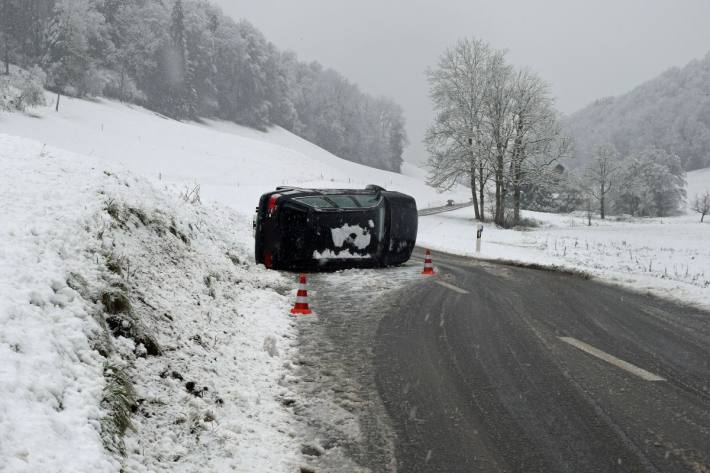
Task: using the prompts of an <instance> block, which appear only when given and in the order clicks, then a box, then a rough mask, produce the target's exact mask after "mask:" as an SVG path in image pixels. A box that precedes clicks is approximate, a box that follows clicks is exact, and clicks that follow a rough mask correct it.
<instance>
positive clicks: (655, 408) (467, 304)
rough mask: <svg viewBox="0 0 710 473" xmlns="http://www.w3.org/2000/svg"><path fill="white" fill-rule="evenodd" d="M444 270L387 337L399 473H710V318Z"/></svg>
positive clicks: (621, 295) (540, 280)
mask: <svg viewBox="0 0 710 473" xmlns="http://www.w3.org/2000/svg"><path fill="white" fill-rule="evenodd" d="M419 256H421V255H419ZM434 265H435V267H437V270H438V275H437V276H436V277H433V278H423V277H422V279H421V280H419V281H417V282H414V283H411V284H410V285H409V287H408V288H407V290H405V291H402V292H401V295H399V296H398V300H397V301H395V302H394V303H392V309H391V310H389V311H387V312H386V314H385V315H384V316H383V317H382V319H381V320H380V321H379V325H378V326H377V330H376V335H375V342H374V343H375V348H374V356H373V363H374V372H375V383H376V386H377V390H378V391H379V393H380V396H381V398H382V401H383V402H384V406H385V408H386V410H387V412H388V414H389V417H390V418H391V421H392V424H393V425H392V429H393V431H394V433H395V436H396V440H395V450H396V464H397V470H398V471H400V472H406V473H413V472H442V473H443V472H446V473H455V472H545V473H551V472H560V473H563V472H564V473H590V472H664V473H666V472H693V473H703V472H710V314H708V313H704V312H701V311H699V310H696V309H692V308H687V307H681V306H678V305H675V304H672V303H669V302H665V301H662V300H659V299H655V298H652V297H650V296H644V295H639V294H632V293H629V292H627V291H624V290H622V289H619V288H616V287H612V286H608V285H605V284H600V283H598V282H594V281H587V280H584V279H581V278H579V277H577V276H573V275H566V274H561V273H554V272H545V271H539V270H533V269H527V268H517V267H509V266H503V265H497V264H492V263H483V262H475V261H473V260H469V259H466V258H458V257H453V256H447V255H442V254H435V255H434Z"/></svg>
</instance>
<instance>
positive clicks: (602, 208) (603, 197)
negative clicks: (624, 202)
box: [599, 192, 606, 220]
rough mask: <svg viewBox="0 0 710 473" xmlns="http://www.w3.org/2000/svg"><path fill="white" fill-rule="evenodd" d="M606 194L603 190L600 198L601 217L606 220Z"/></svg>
mask: <svg viewBox="0 0 710 473" xmlns="http://www.w3.org/2000/svg"><path fill="white" fill-rule="evenodd" d="M605 200H606V196H605V195H604V192H602V194H601V197H600V198H599V217H601V219H602V220H604V217H605V216H606V213H605V210H606V208H605V207H606V205H605V204H606V202H605Z"/></svg>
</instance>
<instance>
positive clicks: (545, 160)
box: [509, 71, 569, 225]
mask: <svg viewBox="0 0 710 473" xmlns="http://www.w3.org/2000/svg"><path fill="white" fill-rule="evenodd" d="M512 94H513V108H512V114H513V115H512V119H513V122H514V136H513V145H512V149H511V156H510V174H509V181H510V186H511V187H512V197H513V225H517V224H518V223H519V222H520V200H521V189H522V186H523V185H524V184H532V183H537V182H541V181H543V180H544V179H546V178H548V177H549V170H550V167H551V165H552V164H553V163H554V162H556V161H558V160H559V159H560V158H562V157H563V156H565V155H566V154H567V152H568V149H569V140H568V139H567V138H565V137H564V135H563V134H562V130H561V127H560V124H559V120H558V115H557V112H556V111H555V110H554V108H553V106H552V104H553V101H552V98H551V97H550V94H549V87H548V85H547V84H546V83H545V82H544V81H543V80H542V79H540V78H539V77H538V76H537V75H535V74H534V73H532V72H530V71H520V72H519V73H518V74H517V76H516V78H515V81H514V84H513V89H512Z"/></svg>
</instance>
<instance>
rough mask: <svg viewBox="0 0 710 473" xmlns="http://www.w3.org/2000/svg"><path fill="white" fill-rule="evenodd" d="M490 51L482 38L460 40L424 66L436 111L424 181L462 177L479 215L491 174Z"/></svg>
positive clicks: (439, 183) (438, 183) (445, 182)
mask: <svg viewBox="0 0 710 473" xmlns="http://www.w3.org/2000/svg"><path fill="white" fill-rule="evenodd" d="M494 54H496V53H495V52H494V51H493V50H492V49H491V47H490V46H489V45H488V44H486V43H484V42H483V41H480V40H475V39H474V40H467V39H465V40H460V41H459V42H458V43H457V44H456V45H455V46H453V47H451V48H448V49H446V50H445V51H444V53H443V54H442V56H441V57H440V58H439V62H438V65H437V67H436V68H435V69H430V70H429V71H428V72H427V76H428V79H429V86H430V97H431V99H432V103H433V106H434V113H435V117H434V124H433V125H432V126H431V127H430V128H429V129H428V130H427V133H426V138H425V143H426V146H427V150H428V151H429V154H430V156H431V157H430V159H429V163H428V165H429V168H430V171H431V172H430V177H429V183H430V184H431V185H433V186H434V187H437V188H439V189H442V190H444V189H449V188H451V187H453V186H455V185H456V184H459V183H462V182H465V183H466V184H468V185H470V187H471V197H472V199H473V203H474V210H475V215H476V219H478V220H483V219H484V209H485V207H484V196H485V185H486V182H487V181H488V178H489V175H490V172H489V166H488V161H489V158H490V153H491V144H490V140H491V136H490V133H489V132H488V131H489V129H488V127H487V126H486V123H485V115H484V114H485V109H486V104H485V99H486V93H487V88H488V87H489V84H488V83H489V80H490V79H491V74H490V70H489V68H490V66H491V61H492V56H493V55H494ZM477 191H478V192H477Z"/></svg>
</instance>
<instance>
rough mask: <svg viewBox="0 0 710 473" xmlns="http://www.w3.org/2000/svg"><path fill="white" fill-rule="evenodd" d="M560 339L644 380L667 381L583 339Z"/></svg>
mask: <svg viewBox="0 0 710 473" xmlns="http://www.w3.org/2000/svg"><path fill="white" fill-rule="evenodd" d="M560 340H562V341H563V342H565V343H568V344H570V345H572V346H573V347H575V348H577V349H579V350H582V351H583V352H585V353H589V354H590V355H592V356H595V357H597V358H599V359H600V360H604V361H606V362H607V363H609V364H612V365H614V366H616V367H617V368H621V369H622V370H624V371H628V372H629V373H631V374H633V375H635V376H638V377H639V378H641V379H643V380H644V381H665V378H661V377H660V376H658V375H655V374H653V373H651V372H650V371H646V370H645V369H643V368H639V367H638V366H636V365H632V364H631V363H629V362H628V361H624V360H620V359H619V358H617V357H615V356H613V355H610V354H608V353H606V352H603V351H601V350H599V349H598V348H594V347H593V346H591V345H588V344H586V343H584V342H582V341H579V340H577V339H576V338H572V337H560Z"/></svg>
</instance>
